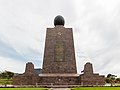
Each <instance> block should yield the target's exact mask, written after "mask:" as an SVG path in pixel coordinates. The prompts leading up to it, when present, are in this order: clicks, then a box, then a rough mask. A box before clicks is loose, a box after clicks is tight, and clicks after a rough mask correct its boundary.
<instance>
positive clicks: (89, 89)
mask: <svg viewBox="0 0 120 90" xmlns="http://www.w3.org/2000/svg"><path fill="white" fill-rule="evenodd" d="M71 90H120V87H79V88H73V89H71Z"/></svg>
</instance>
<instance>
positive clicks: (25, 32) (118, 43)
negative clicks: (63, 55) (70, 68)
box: [0, 0, 120, 76]
mask: <svg viewBox="0 0 120 90" xmlns="http://www.w3.org/2000/svg"><path fill="white" fill-rule="evenodd" d="M57 15H62V16H63V17H64V18H65V27H70V28H73V32H74V33H73V34H74V45H75V52H76V62H77V69H78V73H80V72H81V71H82V70H83V67H84V64H85V63H86V62H91V63H92V64H93V67H94V71H95V72H97V73H98V72H99V73H100V74H105V75H106V74H108V73H112V74H116V75H119V76H120V0H0V71H4V70H9V71H13V72H19V73H23V72H24V68H25V64H26V63H27V62H33V63H34V65H35V68H40V67H42V61H43V53H44V44H45V35H46V28H48V27H51V28H53V27H54V25H53V21H54V18H55V16H57Z"/></svg>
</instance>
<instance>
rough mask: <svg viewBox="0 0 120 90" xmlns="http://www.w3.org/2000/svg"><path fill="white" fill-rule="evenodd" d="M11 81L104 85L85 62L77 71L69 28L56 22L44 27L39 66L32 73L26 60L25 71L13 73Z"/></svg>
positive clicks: (21, 82) (102, 80)
mask: <svg viewBox="0 0 120 90" xmlns="http://www.w3.org/2000/svg"><path fill="white" fill-rule="evenodd" d="M13 84H14V85H36V84H37V85H46V86H47V85H85V86H87V85H104V84H105V77H104V76H101V75H99V74H95V73H93V67H92V64H91V63H86V64H85V67H84V73H83V74H81V75H80V74H77V69H76V59H75V50H74V40H73V32H72V28H65V27H64V26H62V25H56V26H55V27H54V28H47V32H46V40H45V49H44V58H43V68H42V72H41V74H35V72H34V65H33V64H32V63H31V62H28V63H27V64H26V69H25V73H23V74H21V75H17V76H14V77H13Z"/></svg>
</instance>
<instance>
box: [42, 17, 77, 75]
mask: <svg viewBox="0 0 120 90" xmlns="http://www.w3.org/2000/svg"><path fill="white" fill-rule="evenodd" d="M64 23H65V21H64V18H63V17H62V16H60V15H58V16H57V17H55V19H54V25H55V27H54V28H47V32H46V40H45V50H44V59H43V70H42V73H43V74H48V73H49V74H77V69H76V60H75V50H74V40H73V32H72V28H65V27H64Z"/></svg>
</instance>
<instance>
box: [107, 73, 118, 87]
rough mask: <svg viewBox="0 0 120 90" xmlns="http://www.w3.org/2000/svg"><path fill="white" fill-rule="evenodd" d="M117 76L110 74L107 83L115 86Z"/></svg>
mask: <svg viewBox="0 0 120 90" xmlns="http://www.w3.org/2000/svg"><path fill="white" fill-rule="evenodd" d="M116 77H117V76H116V75H112V74H108V75H107V77H106V82H107V83H111V86H113V83H115V82H116Z"/></svg>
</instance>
